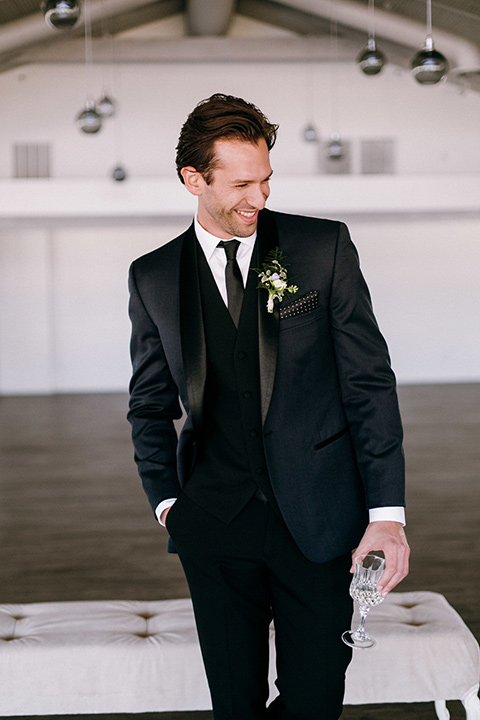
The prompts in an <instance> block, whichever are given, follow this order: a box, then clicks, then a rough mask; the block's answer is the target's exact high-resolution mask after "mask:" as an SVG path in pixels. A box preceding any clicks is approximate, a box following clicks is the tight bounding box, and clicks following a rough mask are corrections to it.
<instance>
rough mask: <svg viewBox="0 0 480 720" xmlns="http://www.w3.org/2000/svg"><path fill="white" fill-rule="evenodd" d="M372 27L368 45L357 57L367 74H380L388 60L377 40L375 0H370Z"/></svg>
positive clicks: (361, 67) (361, 68)
mask: <svg viewBox="0 0 480 720" xmlns="http://www.w3.org/2000/svg"><path fill="white" fill-rule="evenodd" d="M368 4H369V19H370V28H369V32H368V42H367V47H366V48H364V49H363V50H362V51H361V53H360V54H359V55H358V57H357V63H358V65H359V67H360V70H361V71H362V72H363V73H365V75H378V73H379V72H380V71H381V70H382V68H383V66H384V65H385V63H386V62H387V60H386V57H385V55H384V54H383V53H382V52H380V50H379V49H378V48H377V44H376V41H375V14H374V13H375V7H374V0H368Z"/></svg>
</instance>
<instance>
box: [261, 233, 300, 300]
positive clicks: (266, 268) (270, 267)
mask: <svg viewBox="0 0 480 720" xmlns="http://www.w3.org/2000/svg"><path fill="white" fill-rule="evenodd" d="M287 267H288V263H286V262H285V261H284V259H283V253H282V252H281V251H280V250H279V248H278V247H277V248H275V250H270V252H269V253H268V255H267V257H266V258H265V262H264V263H263V266H262V267H261V268H255V272H257V273H258V277H259V278H260V282H259V284H258V285H257V288H264V289H265V290H268V302H267V310H268V312H269V313H272V312H273V304H274V303H273V301H274V300H278V302H282V300H290V298H292V297H293V296H294V295H295V293H297V292H298V287H297V286H296V285H289V284H288V279H287Z"/></svg>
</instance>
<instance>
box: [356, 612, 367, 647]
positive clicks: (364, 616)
mask: <svg viewBox="0 0 480 720" xmlns="http://www.w3.org/2000/svg"><path fill="white" fill-rule="evenodd" d="M358 609H359V611H360V625H359V626H358V628H357V629H356V631H355V635H356V636H357V638H358V639H359V640H363V639H364V638H365V634H366V633H365V621H366V619H367V615H368V611H369V610H370V608H369V607H367V606H366V605H360V606H359V608H358Z"/></svg>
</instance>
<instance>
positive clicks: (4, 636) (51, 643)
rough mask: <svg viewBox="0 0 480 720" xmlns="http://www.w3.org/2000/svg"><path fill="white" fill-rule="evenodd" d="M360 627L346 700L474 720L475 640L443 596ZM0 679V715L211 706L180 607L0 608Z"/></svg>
mask: <svg viewBox="0 0 480 720" xmlns="http://www.w3.org/2000/svg"><path fill="white" fill-rule="evenodd" d="M368 624H369V627H370V629H371V630H372V632H373V633H374V634H375V635H376V636H377V639H378V645H377V647H376V648H375V649H373V650H370V651H356V652H355V654H354V660H353V662H352V664H351V665H350V667H349V669H348V673H347V689H346V698H345V701H346V704H370V703H389V702H398V703H404V702H425V701H434V702H435V708H436V711H437V715H438V717H439V718H440V719H441V720H446V718H448V717H449V715H448V711H447V709H446V704H445V701H446V700H456V699H459V700H461V701H462V702H463V704H464V706H465V709H466V714H467V718H468V720H480V701H479V699H478V696H477V693H478V682H479V676H480V653H479V647H478V643H477V642H476V640H475V638H474V637H473V635H472V633H471V632H470V631H469V630H468V628H467V627H466V625H465V624H464V622H463V621H462V619H461V618H460V616H459V615H458V614H457V613H456V612H455V610H453V608H452V607H451V606H450V605H449V604H448V603H447V601H446V600H445V598H444V597H443V596H442V595H438V594H436V593H430V592H414V593H392V594H391V595H390V596H389V597H388V598H387V600H386V601H385V602H384V603H383V604H382V605H380V606H378V607H376V608H374V610H373V611H372V612H371V614H370V617H369V619H368ZM271 654H272V659H273V656H274V632H273V630H272V633H271ZM0 678H1V682H0V716H10V715H55V714H88V713H105V714H108V713H146V712H167V711H189V710H208V709H210V707H211V704H210V696H209V692H208V688H207V683H206V680H205V675H204V671H203V665H202V661H201V656H200V650H199V647H198V641H197V635H196V630H195V625H194V620H193V612H192V606H191V602H190V600H166V601H152V602H140V601H110V602H95V601H94V602H61V603H33V604H28V605H0ZM270 680H271V683H272V696H273V695H274V694H275V689H274V686H273V680H274V668H273V663H272V669H271V678H270Z"/></svg>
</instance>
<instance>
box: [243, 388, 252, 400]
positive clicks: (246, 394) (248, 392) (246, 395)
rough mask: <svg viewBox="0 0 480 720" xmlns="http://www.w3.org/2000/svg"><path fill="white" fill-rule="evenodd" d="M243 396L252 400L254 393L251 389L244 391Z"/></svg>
mask: <svg viewBox="0 0 480 720" xmlns="http://www.w3.org/2000/svg"><path fill="white" fill-rule="evenodd" d="M243 397H244V398H245V400H250V398H251V397H252V393H251V392H250V391H249V390H247V391H246V392H244V393H243Z"/></svg>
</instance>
